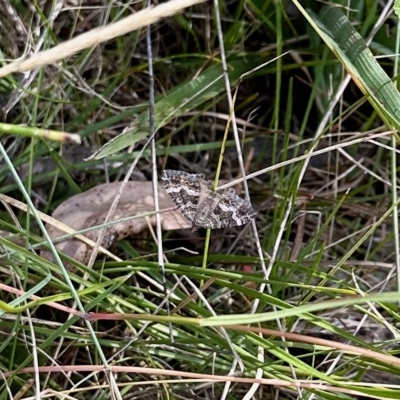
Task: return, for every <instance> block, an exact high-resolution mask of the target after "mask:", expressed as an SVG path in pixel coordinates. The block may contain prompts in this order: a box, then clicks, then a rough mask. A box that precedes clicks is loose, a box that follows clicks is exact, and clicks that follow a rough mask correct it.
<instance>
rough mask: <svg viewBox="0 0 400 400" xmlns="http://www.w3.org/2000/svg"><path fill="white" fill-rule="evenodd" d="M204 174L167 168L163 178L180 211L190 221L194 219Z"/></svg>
mask: <svg viewBox="0 0 400 400" xmlns="http://www.w3.org/2000/svg"><path fill="white" fill-rule="evenodd" d="M203 179H204V175H203V174H189V173H187V172H184V171H173V170H169V169H166V170H165V171H164V173H163V176H162V180H163V182H164V187H165V190H166V191H167V193H168V194H169V196H170V197H171V199H172V200H173V202H174V203H175V204H176V205H177V206H178V209H179V211H180V212H181V213H182V214H183V215H184V216H185V218H186V219H188V220H189V221H190V222H193V221H194V218H195V215H196V212H197V206H198V204H199V199H200V193H201V188H200V181H201V180H203Z"/></svg>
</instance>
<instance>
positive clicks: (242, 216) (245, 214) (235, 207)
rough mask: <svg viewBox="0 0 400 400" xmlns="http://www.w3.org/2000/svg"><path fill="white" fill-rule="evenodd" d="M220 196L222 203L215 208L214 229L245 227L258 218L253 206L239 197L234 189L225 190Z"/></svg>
mask: <svg viewBox="0 0 400 400" xmlns="http://www.w3.org/2000/svg"><path fill="white" fill-rule="evenodd" d="M217 193H218V192H217ZM218 195H219V196H220V201H219V202H218V204H217V206H216V207H215V208H214V210H213V216H212V219H213V220H214V225H215V226H214V228H218V229H219V228H227V227H232V226H240V225H245V224H247V223H248V222H250V221H251V220H252V219H254V217H255V216H256V212H255V211H254V209H253V207H252V206H251V204H250V203H249V202H248V201H247V200H244V199H242V198H241V197H239V196H238V195H237V194H236V193H235V191H234V190H233V189H226V190H223V191H221V192H219V193H218Z"/></svg>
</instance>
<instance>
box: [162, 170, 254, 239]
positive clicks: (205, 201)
mask: <svg viewBox="0 0 400 400" xmlns="http://www.w3.org/2000/svg"><path fill="white" fill-rule="evenodd" d="M204 178H205V176H204V174H189V173H188V172H184V171H174V170H170V169H167V170H165V171H164V173H163V176H162V180H163V182H164V186H165V189H166V191H167V193H168V194H169V196H170V197H171V199H172V200H173V201H174V203H175V204H176V205H177V206H178V209H179V211H180V212H181V213H182V214H183V215H184V216H185V218H186V219H187V220H189V221H190V222H191V223H192V230H193V231H195V230H197V229H198V228H206V229H220V228H226V227H231V226H240V225H244V224H247V223H248V222H250V221H251V220H252V219H253V218H254V217H255V215H256V213H255V211H254V210H253V208H252V206H251V205H250V203H249V202H248V201H246V200H244V199H242V198H241V197H239V196H238V195H237V194H236V193H235V191H234V189H232V188H229V189H223V190H217V191H214V190H213V189H212V185H213V183H212V182H211V181H207V180H205V179H204Z"/></svg>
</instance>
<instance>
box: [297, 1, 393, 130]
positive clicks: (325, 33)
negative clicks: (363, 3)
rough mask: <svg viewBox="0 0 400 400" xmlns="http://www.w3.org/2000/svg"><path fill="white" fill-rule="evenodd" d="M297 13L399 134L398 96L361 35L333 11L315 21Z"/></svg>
mask: <svg viewBox="0 0 400 400" xmlns="http://www.w3.org/2000/svg"><path fill="white" fill-rule="evenodd" d="M294 2H295V3H296V5H297V6H298V7H299V9H300V11H301V12H302V13H303V14H304V16H305V17H306V18H307V19H308V21H309V22H310V24H311V25H312V26H313V27H314V28H315V30H316V31H317V32H318V34H319V35H320V37H321V38H322V39H323V40H324V41H325V43H326V44H327V45H328V47H329V48H330V49H331V50H332V52H333V53H334V54H335V55H336V57H337V58H338V59H339V60H340V62H341V63H342V64H343V66H344V67H345V68H346V70H347V72H348V73H349V74H350V75H351V77H352V78H353V80H354V82H355V83H356V84H357V86H358V87H359V88H360V90H361V91H362V92H363V93H364V94H365V95H367V97H368V100H369V101H370V103H371V104H372V106H373V107H374V109H375V110H376V111H377V113H378V114H379V115H380V117H381V118H382V119H383V121H384V122H385V123H386V124H387V125H388V127H389V129H392V128H393V126H394V127H395V128H396V129H398V130H400V116H399V115H400V113H399V111H400V94H399V91H398V90H397V88H396V86H395V84H394V83H393V82H392V80H391V79H390V77H389V76H388V75H387V74H386V73H385V71H384V70H383V69H382V68H381V66H380V65H379V63H378V62H377V61H376V60H375V58H374V56H373V54H372V53H371V51H370V50H369V48H368V46H367V45H366V43H365V41H364V39H363V38H362V37H361V35H360V34H359V33H358V32H357V31H356V30H355V29H354V27H353V26H352V25H351V23H350V22H349V20H348V19H347V17H346V16H345V15H344V14H343V12H342V11H341V10H340V9H339V8H337V7H324V8H323V9H322V10H321V12H320V14H319V17H318V16H317V15H315V14H314V13H313V12H312V11H309V10H308V11H307V12H306V11H305V10H304V9H303V8H302V7H301V6H300V5H299V3H298V1H297V0H294Z"/></svg>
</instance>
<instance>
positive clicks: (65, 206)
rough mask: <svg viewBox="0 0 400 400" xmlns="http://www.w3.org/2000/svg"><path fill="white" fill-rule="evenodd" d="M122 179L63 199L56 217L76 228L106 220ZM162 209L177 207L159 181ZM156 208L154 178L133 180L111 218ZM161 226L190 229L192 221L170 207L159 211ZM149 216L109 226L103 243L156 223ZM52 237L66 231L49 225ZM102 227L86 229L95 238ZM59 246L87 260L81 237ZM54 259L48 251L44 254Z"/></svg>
mask: <svg viewBox="0 0 400 400" xmlns="http://www.w3.org/2000/svg"><path fill="white" fill-rule="evenodd" d="M121 185H122V182H114V183H105V184H102V185H99V186H96V187H94V188H92V189H90V190H88V191H86V192H84V193H80V194H78V195H75V196H73V197H71V198H69V199H68V200H66V201H65V202H64V203H62V204H61V205H60V206H59V207H58V208H57V209H56V210H55V211H54V213H53V218H54V219H57V220H59V221H61V222H62V223H64V224H65V225H68V226H70V227H71V228H73V229H74V230H76V231H79V230H82V229H87V228H90V227H94V226H98V225H101V224H103V223H104V221H105V219H106V216H107V214H108V211H109V209H110V207H111V204H112V202H113V201H114V199H115V196H116V194H117V193H118V191H119V189H120V187H121ZM158 196H159V205H160V210H162V209H165V208H172V207H174V206H175V205H174V203H173V202H172V200H171V199H170V197H169V196H168V194H167V193H166V191H165V189H164V187H163V185H162V183H159V185H158ZM151 211H154V198H153V189H152V183H151V182H141V181H130V182H128V184H127V185H126V187H125V190H124V192H123V194H122V196H121V199H120V201H119V204H118V207H117V209H116V210H115V213H114V215H113V217H112V221H115V220H119V219H121V218H127V217H130V216H134V215H140V214H143V213H147V212H151ZM160 218H161V227H162V229H164V230H174V229H187V228H190V227H191V223H190V222H189V221H187V220H186V219H185V218H184V217H183V215H182V214H181V213H180V212H179V211H167V212H164V213H161V214H160ZM147 219H148V221H149V222H146V218H137V219H131V220H129V221H126V222H119V223H117V224H115V225H112V226H109V227H108V228H106V234H105V237H104V240H103V243H102V246H103V247H104V248H109V247H110V246H111V244H112V242H113V241H114V240H121V239H123V238H125V237H127V236H130V235H133V234H137V233H139V232H141V231H143V230H144V229H146V228H147V227H148V223H150V224H151V225H153V226H155V224H156V217H155V215H151V216H149V217H147ZM47 229H48V232H49V234H50V236H51V238H52V239H53V240H54V239H56V238H58V237H60V236H63V235H65V231H63V230H61V229H59V228H57V227H55V226H50V225H48V226H47ZM100 229H101V228H99V229H96V230H93V231H90V232H87V233H85V234H84V235H85V236H86V237H87V238H89V239H91V240H93V241H94V242H95V241H96V240H97V238H98V234H99V231H100ZM56 247H57V248H58V249H59V250H61V251H62V252H64V253H66V254H67V255H69V256H70V257H73V258H74V259H75V260H77V261H80V262H82V263H86V262H87V261H88V256H89V254H90V252H89V250H90V248H89V246H88V245H87V244H85V243H83V242H82V241H80V240H78V239H75V238H73V239H67V240H64V241H62V242H60V243H57V245H56ZM42 255H43V256H44V257H46V258H48V259H51V258H52V257H51V255H50V253H48V252H47V251H46V252H45V254H42Z"/></svg>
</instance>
